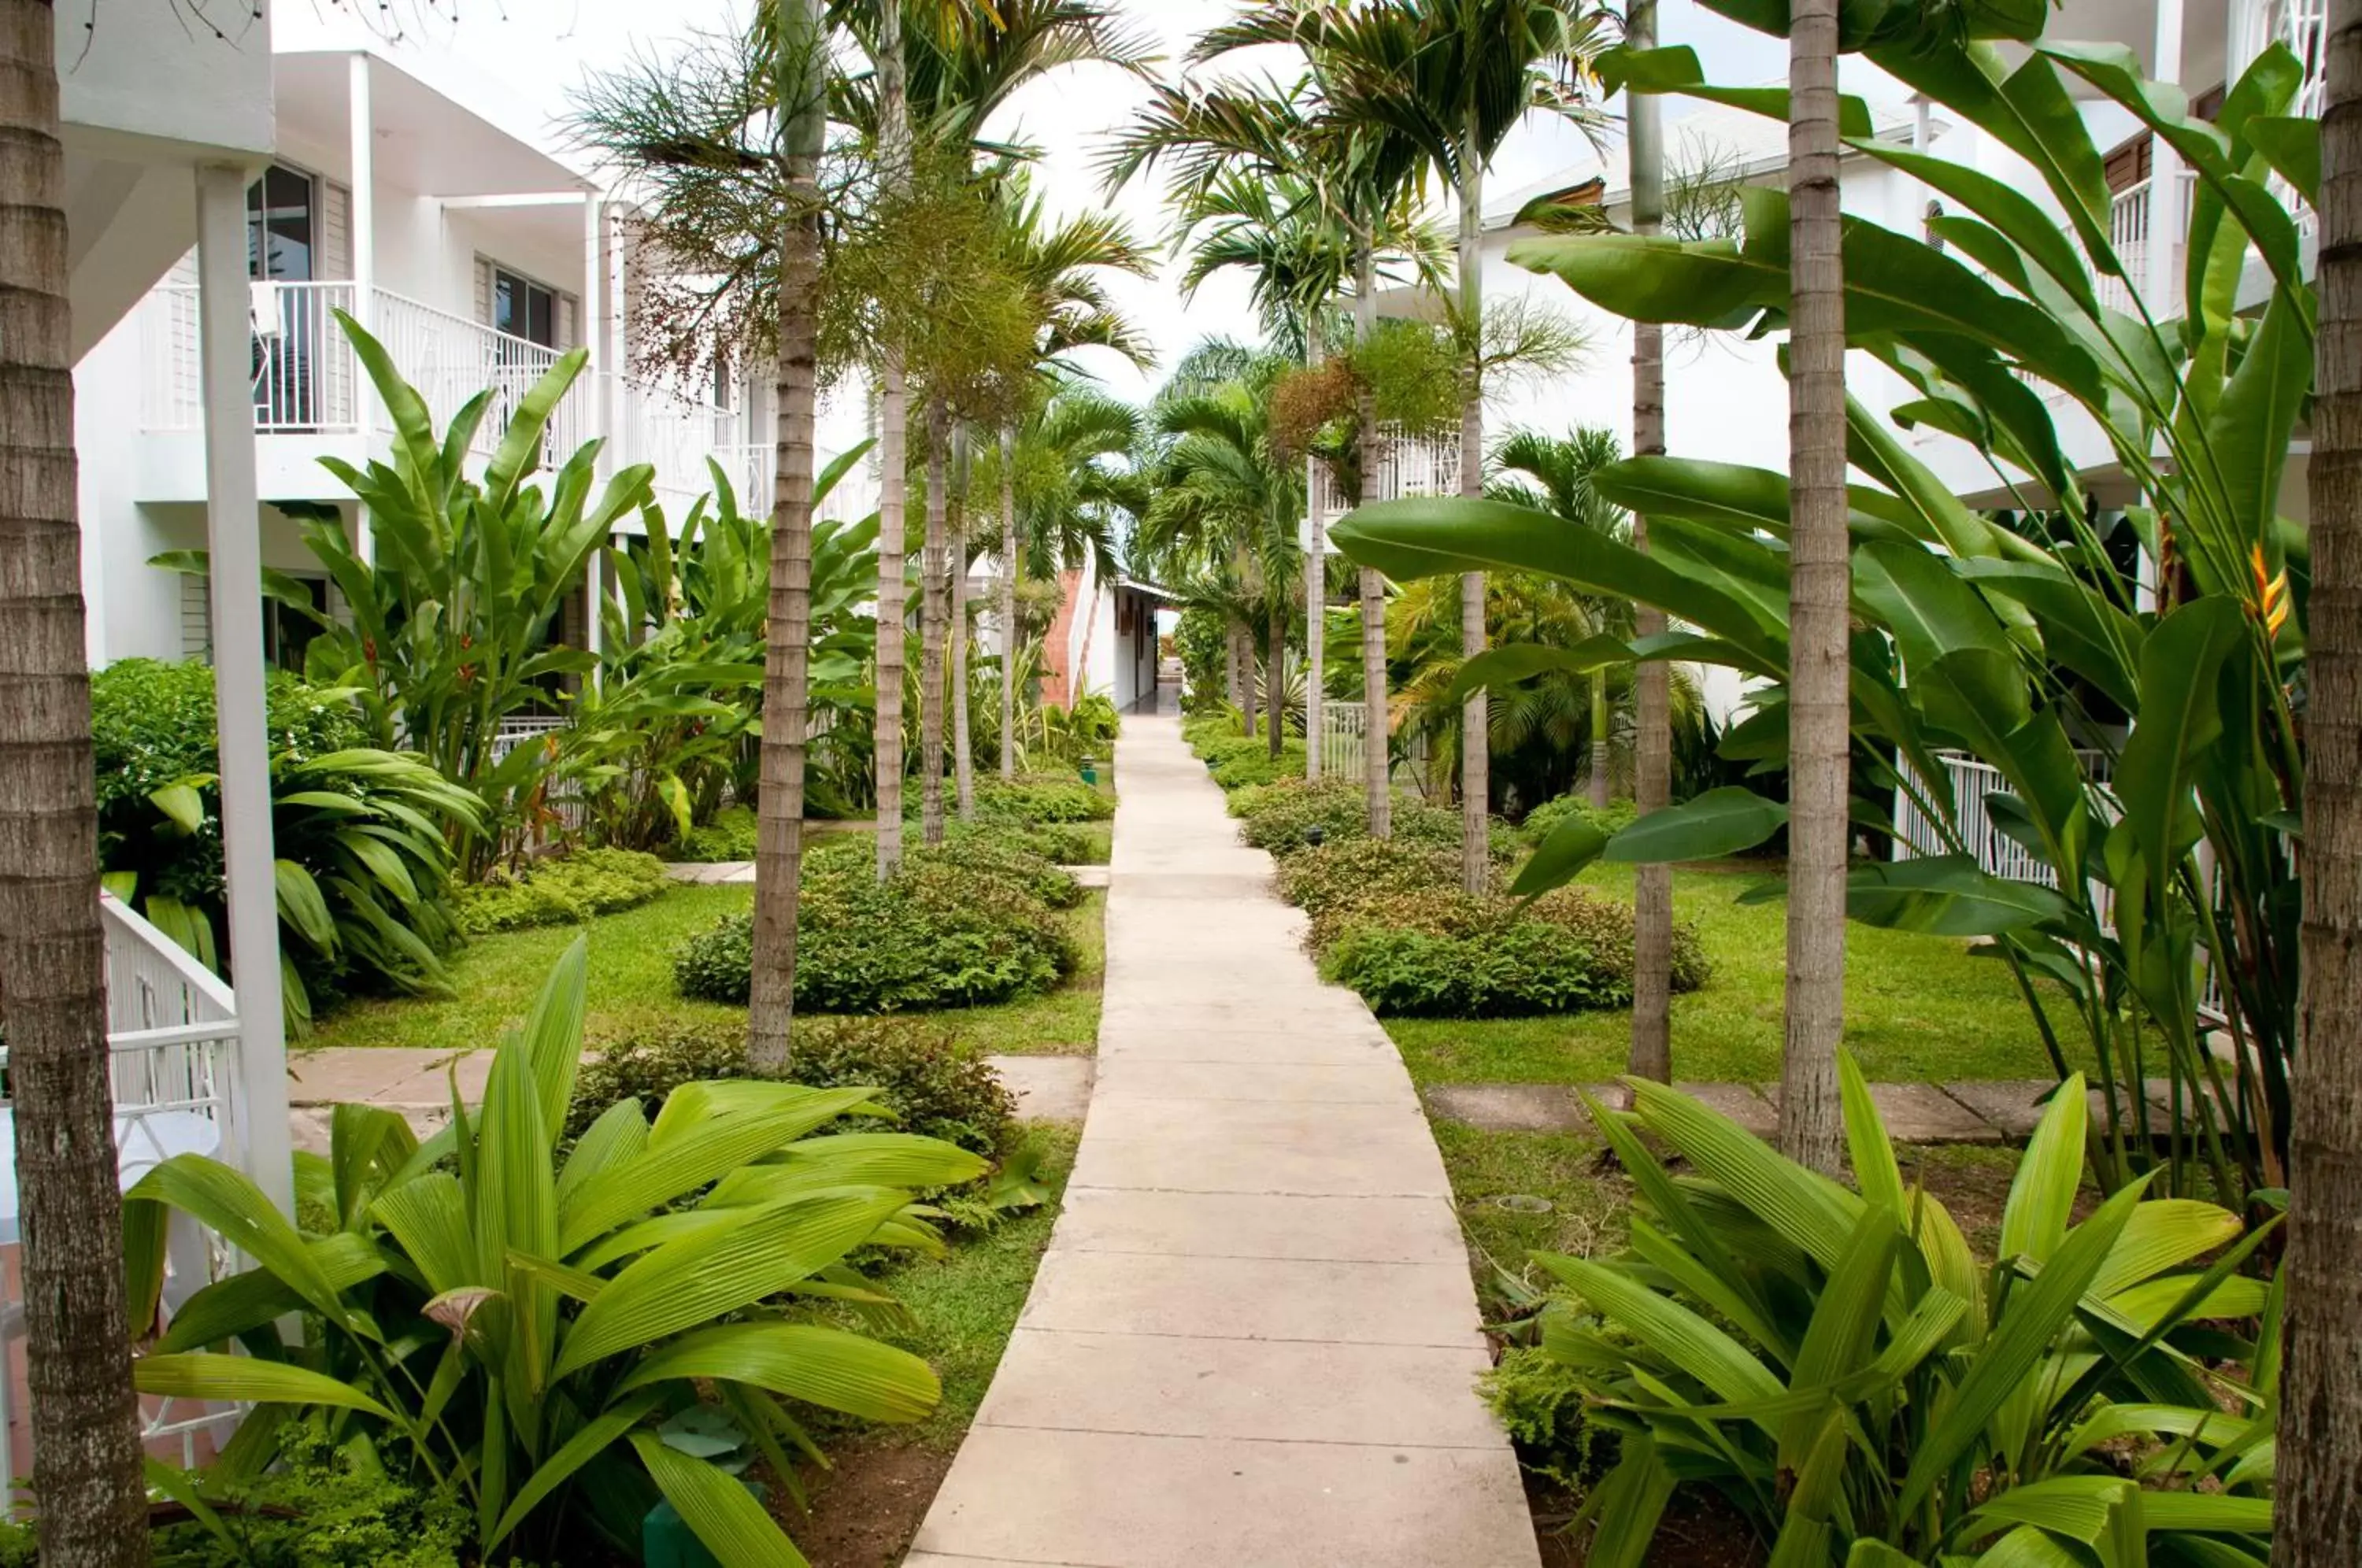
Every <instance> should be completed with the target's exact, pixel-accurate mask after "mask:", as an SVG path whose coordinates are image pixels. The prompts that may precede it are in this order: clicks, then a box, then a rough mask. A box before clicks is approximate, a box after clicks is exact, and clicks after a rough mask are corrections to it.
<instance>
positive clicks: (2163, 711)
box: [2115, 597, 2246, 889]
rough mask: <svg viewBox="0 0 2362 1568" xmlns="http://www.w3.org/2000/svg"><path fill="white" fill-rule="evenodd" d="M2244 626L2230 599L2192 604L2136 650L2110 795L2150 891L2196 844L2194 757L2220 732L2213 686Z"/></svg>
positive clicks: (2162, 884) (2239, 609)
mask: <svg viewBox="0 0 2362 1568" xmlns="http://www.w3.org/2000/svg"><path fill="white" fill-rule="evenodd" d="M2245 622H2246V610H2245V607H2244V606H2242V605H2241V604H2240V603H2239V602H2238V601H2236V600H2234V599H2228V598H2219V597H2215V598H2206V599H2199V600H2193V601H2191V602H2189V603H2187V604H2184V605H2182V606H2181V607H2180V609H2178V610H2175V611H2174V612H2173V613H2170V614H2169V615H2167V616H2166V617H2165V618H2164V619H2163V620H2161V621H2159V622H2158V624H2157V626H2156V628H2155V629H2154V630H2152V631H2151V632H2150V633H2149V635H2148V639H2147V642H2146V643H2145V644H2143V645H2142V647H2141V658H2140V697H2141V701H2140V710H2139V712H2138V714H2137V716H2136V718H2135V720H2134V723H2133V733H2132V737H2131V738H2130V739H2129V740H2127V741H2126V742H2125V748H2124V753H2123V756H2122V757H2121V758H2120V759H2119V761H2118V762H2117V765H2116V774H2115V791H2116V799H2117V801H2119V802H2121V804H2122V805H2123V807H2124V825H2125V828H2126V829H2127V830H2128V831H2129V832H2130V833H2131V834H2132V835H2133V838H2134V841H2135V842H2136V843H2137V844H2138V845H2139V846H2140V850H2141V854H2142V856H2144V857H2145V858H2146V860H2147V865H2148V875H2149V885H2150V886H2151V887H2153V888H2158V889H2163V888H2165V887H2167V886H2168V885H2169V883H2170V881H2171V871H2172V867H2173V865H2174V863H2175V862H2177V861H2179V860H2180V858H2181V856H2182V854H2183V853H2184V852H2185V851H2186V850H2187V849H2188V848H2189V847H2190V845H2191V844H2193V843H2195V842H2196V841H2197V839H2198V836H2199V831H2200V829H2199V820H2198V806H2197V802H2196V801H2195V800H2194V799H2193V798H2192V794H2191V780H2192V778H2193V777H2194V776H2195V773H2196V770H2197V762H2198V757H2199V754H2200V752H2201V751H2202V749H2203V748H2204V747H2206V746H2209V745H2213V743H2214V740H2215V737H2216V736H2218V735H2219V734H2222V732H2223V717H2222V710H2221V704H2220V701H2219V699H2218V696H2217V692H2216V690H2215V685H2216V680H2217V678H2218V677H2219V676H2220V674H2221V672H2222V668H2223V664H2224V660H2225V659H2227V658H2228V657H2230V656H2231V653H2232V651H2233V650H2234V649H2235V648H2236V647H2237V646H2239V643H2240V640H2241V639H2242V638H2243V637H2244V636H2245V635H2246V628H2245Z"/></svg>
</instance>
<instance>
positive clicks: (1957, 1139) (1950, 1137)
mask: <svg viewBox="0 0 2362 1568" xmlns="http://www.w3.org/2000/svg"><path fill="white" fill-rule="evenodd" d="M1870 1100H1871V1104H1872V1105H1874V1106H1876V1107H1877V1108H1878V1114H1879V1118H1880V1120H1882V1121H1884V1122H1885V1123H1886V1133H1887V1136H1888V1137H1890V1138H1892V1139H1893V1140H1894V1141H1895V1142H1896V1143H2000V1142H2002V1134H2001V1131H2000V1129H1998V1128H1996V1127H1994V1126H1993V1125H1992V1123H1991V1122H1989V1121H1986V1120H1985V1119H1984V1118H1983V1117H1981V1116H1980V1115H1978V1114H1977V1113H1976V1112H1975V1111H1973V1110H1970V1109H1969V1108H1968V1107H1967V1106H1965V1105H1963V1104H1961V1103H1960V1102H1959V1100H1957V1099H1953V1098H1952V1097H1951V1096H1950V1095H1948V1094H1946V1093H1945V1092H1944V1091H1943V1090H1942V1089H1940V1088H1937V1087H1936V1086H1935V1085H1934V1084H1872V1085H1871V1086H1870Z"/></svg>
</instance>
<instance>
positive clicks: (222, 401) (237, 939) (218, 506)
mask: <svg viewBox="0 0 2362 1568" xmlns="http://www.w3.org/2000/svg"><path fill="white" fill-rule="evenodd" d="M246 187H247V171H245V170H244V169H242V168H238V167H237V166H235V165H224V164H209V165H206V166H205V167H204V168H202V169H200V170H198V171H197V291H198V301H199V306H198V309H199V315H198V323H197V337H198V346H199V353H200V355H201V359H200V364H201V366H202V376H201V381H202V386H203V389H204V409H205V544H206V547H207V548H208V549H209V550H210V551H211V553H212V560H211V571H212V576H211V581H210V584H209V589H210V592H211V595H212V608H213V631H214V686H215V695H214V705H215V712H216V715H217V717H216V723H217V725H218V735H217V741H218V745H219V746H220V753H221V763H220V767H221V798H222V860H223V868H224V870H225V871H226V874H227V880H228V884H229V957H230V969H231V974H232V976H233V977H234V978H235V979H236V981H237V1032H238V1062H237V1096H238V1100H239V1102H240V1105H241V1107H242V1125H241V1126H240V1127H239V1128H238V1130H237V1131H238V1136H239V1138H240V1140H241V1143H242V1146H241V1147H240V1149H239V1150H238V1157H239V1161H240V1164H241V1165H243V1167H244V1169H245V1171H246V1174H247V1175H248V1176H251V1177H253V1178H254V1182H255V1185H257V1186H258V1187H261V1188H262V1190H263V1192H264V1193H265V1194H266V1195H268V1196H269V1197H270V1200H271V1201H272V1202H273V1203H276V1204H277V1205H278V1206H279V1207H280V1209H281V1210H282V1211H283V1212H285V1213H287V1214H288V1215H290V1216H292V1215H293V1213H294V1212H295V1209H294V1203H295V1178H294V1169H293V1166H292V1155H291V1154H290V1153H289V1148H288V1138H287V1040H286V1034H285V1021H284V1019H283V1017H282V1015H281V1000H280V987H279V900H278V895H277V892H276V889H275V888H274V887H273V871H272V850H271V842H270V737H269V734H268V733H267V731H266V728H265V723H264V708H263V668H262V527H261V518H262V503H261V499H260V496H259V493H258V485H257V481H256V479H255V456H254V378H253V374H252V370H253V367H252V362H251V360H250V359H249V356H250V354H251V353H252V348H251V347H250V344H251V328H250V326H248V320H247V258H246Z"/></svg>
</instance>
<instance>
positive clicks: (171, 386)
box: [140, 282, 360, 436]
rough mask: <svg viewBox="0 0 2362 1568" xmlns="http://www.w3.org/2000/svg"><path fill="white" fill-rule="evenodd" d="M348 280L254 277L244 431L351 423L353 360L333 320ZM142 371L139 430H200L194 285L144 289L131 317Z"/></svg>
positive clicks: (348, 292)
mask: <svg viewBox="0 0 2362 1568" xmlns="http://www.w3.org/2000/svg"><path fill="white" fill-rule="evenodd" d="M353 301H354V293H353V285H352V284H350V283H343V282H327V283H313V282H304V283H257V284H255V285H254V286H253V290H252V293H251V296H250V298H249V300H248V309H247V323H248V329H249V330H250V332H251V333H252V335H253V346H252V349H251V359H252V364H253V375H254V427H255V429H256V430H257V431H258V432H259V433H260V434H263V435H266V436H275V435H296V434H311V433H324V434H325V433H348V432H351V431H355V430H358V429H359V428H360V403H359V362H358V361H357V360H356V359H354V357H353V351H352V345H351V344H350V343H348V342H347V341H346V339H345V335H344V331H343V329H342V328H340V327H339V326H337V317H336V313H337V312H338V311H344V312H347V313H348V314H349V313H350V312H351V311H352V308H353ZM140 340H141V359H142V361H143V363H144V364H145V366H146V369H147V373H146V376H145V378H144V380H143V384H142V391H141V399H140V403H141V407H140V414H141V420H142V423H143V425H145V427H146V428H148V429H149V430H201V429H203V428H204V388H203V384H202V377H201V373H200V370H199V364H198V337H197V289H196V286H195V285H194V284H193V283H167V284H164V285H162V286H161V287H160V288H158V289H157V290H155V292H154V293H152V294H151V295H150V297H149V304H148V306H147V308H146V311H145V314H144V315H143V316H142V318H141V323H140Z"/></svg>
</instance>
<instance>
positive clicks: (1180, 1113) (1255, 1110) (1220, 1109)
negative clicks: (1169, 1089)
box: [1087, 1094, 1431, 1152]
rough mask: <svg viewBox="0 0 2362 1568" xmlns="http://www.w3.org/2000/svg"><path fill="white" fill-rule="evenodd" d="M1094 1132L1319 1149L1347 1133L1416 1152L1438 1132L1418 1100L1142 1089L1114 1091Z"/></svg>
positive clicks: (1097, 1108) (1095, 1118)
mask: <svg viewBox="0 0 2362 1568" xmlns="http://www.w3.org/2000/svg"><path fill="white" fill-rule="evenodd" d="M1087 1125H1088V1128H1089V1131H1090V1132H1091V1135H1092V1136H1094V1137H1101V1138H1112V1139H1117V1140H1120V1141H1124V1142H1131V1143H1150V1142H1171V1143H1198V1142H1201V1141H1204V1140H1207V1139H1218V1140H1221V1141H1224V1142H1229V1143H1284V1144H1287V1145H1289V1146H1291V1147H1295V1148H1311V1147H1316V1146H1318V1145H1319V1144H1320V1143H1323V1142H1325V1141H1329V1140H1333V1139H1338V1138H1342V1139H1344V1140H1346V1141H1347V1142H1349V1143H1357V1144H1366V1145H1370V1146H1371V1147H1372V1148H1373V1149H1374V1150H1375V1149H1376V1148H1377V1146H1379V1145H1385V1144H1394V1145H1406V1144H1407V1145H1409V1146H1410V1147H1411V1149H1412V1150H1413V1151H1414V1152H1415V1151H1416V1149H1417V1148H1418V1147H1420V1146H1422V1145H1424V1143H1426V1142H1427V1141H1428V1140H1429V1137H1430V1136H1431V1134H1430V1133H1429V1132H1428V1129H1427V1119H1426V1118H1425V1117H1423V1116H1421V1115H1420V1114H1419V1110H1418V1101H1417V1100H1415V1099H1408V1098H1404V1099H1394V1098H1392V1097H1389V1098H1387V1099H1384V1100H1379V1101H1376V1102H1371V1101H1366V1100H1349V1101H1346V1102H1344V1103H1341V1104H1330V1103H1326V1102H1321V1101H1308V1100H1300V1099H1269V1100H1219V1101H1209V1100H1203V1099H1155V1098H1153V1097H1151V1096H1147V1095H1141V1094H1117V1095H1109V1096H1108V1097H1107V1098H1105V1099H1100V1100H1098V1102H1097V1103H1096V1104H1094V1105H1093V1106H1092V1107H1091V1117H1090V1121H1089V1122H1088V1124H1087Z"/></svg>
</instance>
